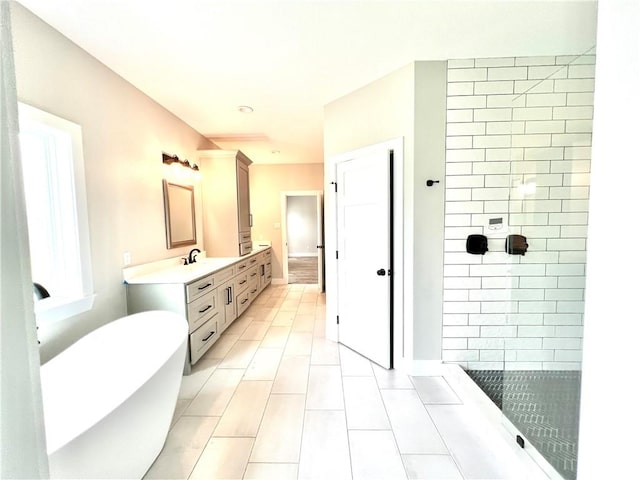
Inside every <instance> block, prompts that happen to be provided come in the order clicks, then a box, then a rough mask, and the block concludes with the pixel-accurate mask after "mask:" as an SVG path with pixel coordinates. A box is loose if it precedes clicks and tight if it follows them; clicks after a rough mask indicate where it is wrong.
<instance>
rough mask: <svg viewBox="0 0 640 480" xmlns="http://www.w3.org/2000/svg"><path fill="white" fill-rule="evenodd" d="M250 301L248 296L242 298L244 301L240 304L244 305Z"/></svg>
mask: <svg viewBox="0 0 640 480" xmlns="http://www.w3.org/2000/svg"><path fill="white" fill-rule="evenodd" d="M248 301H249V299H248V298H245V299H244V300H242V301H241V302H240V305H244V304H245V303H247V302H248Z"/></svg>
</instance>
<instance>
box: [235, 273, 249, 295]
mask: <svg viewBox="0 0 640 480" xmlns="http://www.w3.org/2000/svg"><path fill="white" fill-rule="evenodd" d="M233 281H234V284H235V285H234V290H235V293H236V294H238V293H240V292H242V291H244V290H246V289H247V287H248V286H249V272H244V273H241V274H240V275H237V276H236V278H234V279H233Z"/></svg>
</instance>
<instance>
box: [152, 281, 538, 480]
mask: <svg viewBox="0 0 640 480" xmlns="http://www.w3.org/2000/svg"><path fill="white" fill-rule="evenodd" d="M324 318H325V302H324V295H323V294H321V293H318V291H317V289H316V287H315V286H305V285H282V286H270V287H269V288H267V289H266V290H265V291H264V292H263V293H262V294H261V295H260V297H258V298H257V299H256V300H255V301H254V303H253V304H252V305H251V307H250V308H249V309H248V310H247V311H246V312H245V313H244V314H243V315H242V317H241V318H239V319H238V320H236V321H235V322H234V323H233V324H232V325H231V326H230V327H229V328H228V329H227V331H226V332H225V333H224V334H223V335H222V337H221V338H220V340H219V341H218V342H216V344H215V345H214V346H213V347H212V349H211V350H210V351H209V352H207V354H206V356H205V357H204V358H203V359H201V360H200V361H199V362H198V363H197V364H196V365H195V368H194V370H193V373H192V374H191V375H189V376H185V377H183V382H182V387H181V390H180V395H179V400H178V403H177V406H176V411H175V416H174V421H173V425H172V428H171V430H170V432H169V435H168V438H167V441H166V444H165V447H164V449H163V451H162V452H161V454H160V455H159V457H158V458H157V460H156V462H155V463H154V464H153V465H152V466H151V468H150V469H149V471H148V472H147V474H146V477H145V478H147V479H190V480H195V479H208V480H214V479H254V480H260V479H261V480H266V479H277V480H288V479H327V480H341V479H345V480H347V479H349V480H351V479H363V480H374V479H381V480H404V479H407V480H408V479H411V480H418V479H430V480H454V479H455V480H501V479H509V480H511V479H512V480H524V479H531V480H539V479H546V478H547V477H546V476H544V475H543V474H542V473H539V472H536V471H534V473H531V471H530V466H528V467H526V468H525V466H524V464H523V459H524V454H520V453H519V452H514V449H513V448H512V447H511V446H508V445H507V443H506V440H505V438H504V437H503V436H501V435H500V434H498V433H497V432H496V431H494V430H492V429H491V428H487V425H486V424H484V423H483V421H482V420H481V419H479V418H477V417H478V416H477V415H476V414H474V410H472V409H471V407H470V406H468V405H464V404H463V403H462V402H461V401H460V399H459V398H458V396H457V395H456V393H455V392H454V390H453V389H452V388H451V387H450V386H449V383H448V382H447V379H446V378H444V377H442V376H431V377H409V376H407V375H404V374H402V373H400V372H399V371H397V370H384V369H382V368H380V367H378V366H377V365H375V364H372V363H371V362H369V361H368V360H366V359H364V358H363V357H361V356H359V355H358V354H356V353H355V352H353V351H351V350H349V349H348V348H346V347H344V346H342V345H339V344H336V343H334V342H332V341H330V340H327V339H326V338H325V336H324Z"/></svg>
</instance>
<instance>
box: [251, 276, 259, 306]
mask: <svg viewBox="0 0 640 480" xmlns="http://www.w3.org/2000/svg"><path fill="white" fill-rule="evenodd" d="M259 285H260V282H259V280H258V278H257V277H256V278H255V279H254V280H252V281H251V282H249V289H248V290H249V302H253V300H254V299H255V298H256V297H257V296H258V294H259V293H260V287H259Z"/></svg>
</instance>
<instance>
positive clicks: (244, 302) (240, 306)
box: [236, 288, 251, 317]
mask: <svg viewBox="0 0 640 480" xmlns="http://www.w3.org/2000/svg"><path fill="white" fill-rule="evenodd" d="M249 290H250V289H248V288H247V289H246V290H245V291H244V292H242V293H241V294H239V295H236V308H237V312H238V313H237V315H238V317H239V316H240V315H242V313H243V312H244V311H245V310H246V309H247V308H248V307H249V305H250V304H251V300H250V299H249Z"/></svg>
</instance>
